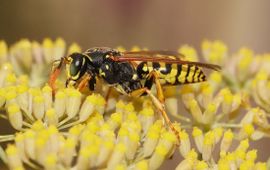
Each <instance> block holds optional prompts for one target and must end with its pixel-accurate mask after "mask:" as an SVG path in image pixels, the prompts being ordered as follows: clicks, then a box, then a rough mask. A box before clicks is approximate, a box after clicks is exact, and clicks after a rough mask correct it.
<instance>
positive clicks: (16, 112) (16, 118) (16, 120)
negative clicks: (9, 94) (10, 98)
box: [7, 103, 23, 130]
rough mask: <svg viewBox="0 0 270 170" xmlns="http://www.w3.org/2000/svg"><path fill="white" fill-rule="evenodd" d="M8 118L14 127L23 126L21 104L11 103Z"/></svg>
mask: <svg viewBox="0 0 270 170" xmlns="http://www.w3.org/2000/svg"><path fill="white" fill-rule="evenodd" d="M7 111H8V119H9V122H10V123H11V125H12V127H13V128H14V129H17V130H20V129H22V126H23V118H22V113H21V110H20V108H19V106H18V105H17V104H15V103H13V104H10V105H9V106H8V108H7Z"/></svg>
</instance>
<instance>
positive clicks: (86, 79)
mask: <svg viewBox="0 0 270 170" xmlns="http://www.w3.org/2000/svg"><path fill="white" fill-rule="evenodd" d="M90 79H91V76H90V75H89V74H87V73H86V74H85V75H84V76H83V77H82V80H81V81H80V83H79V84H78V86H77V89H78V90H79V91H82V90H83V89H84V88H85V87H86V86H87V85H88V82H89V80H90Z"/></svg>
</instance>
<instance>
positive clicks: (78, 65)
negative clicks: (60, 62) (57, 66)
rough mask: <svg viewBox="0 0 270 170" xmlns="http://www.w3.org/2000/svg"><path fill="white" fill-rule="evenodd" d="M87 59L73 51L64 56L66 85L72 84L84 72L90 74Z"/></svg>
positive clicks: (89, 65)
mask: <svg viewBox="0 0 270 170" xmlns="http://www.w3.org/2000/svg"><path fill="white" fill-rule="evenodd" d="M91 68H92V66H91V64H90V61H89V59H88V58H87V57H86V56H85V55H84V54H81V53H73V54H71V55H69V56H68V57H66V73H67V82H66V85H69V84H71V85H74V84H75V83H76V82H77V81H78V80H79V79H80V78H81V77H82V76H83V75H84V74H85V73H86V72H87V73H89V74H90V75H92V70H93V69H91Z"/></svg>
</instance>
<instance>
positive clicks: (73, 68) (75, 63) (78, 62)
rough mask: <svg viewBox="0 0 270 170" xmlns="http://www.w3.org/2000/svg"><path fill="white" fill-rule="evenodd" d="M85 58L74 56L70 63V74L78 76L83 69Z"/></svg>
mask: <svg viewBox="0 0 270 170" xmlns="http://www.w3.org/2000/svg"><path fill="white" fill-rule="evenodd" d="M82 63H83V59H82V58H81V57H76V58H73V60H72V62H71V64H70V75H71V76H76V75H77V74H78V73H79V71H80V70H81V67H82Z"/></svg>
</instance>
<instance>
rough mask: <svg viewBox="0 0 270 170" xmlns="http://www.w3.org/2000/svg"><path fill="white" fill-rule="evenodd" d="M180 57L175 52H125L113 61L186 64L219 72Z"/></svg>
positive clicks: (209, 65) (204, 64) (217, 66)
mask: <svg viewBox="0 0 270 170" xmlns="http://www.w3.org/2000/svg"><path fill="white" fill-rule="evenodd" d="M172 54H173V55H172ZM176 54H177V55H176ZM181 57H182V58H183V57H184V55H182V54H178V53H176V52H173V53H172V52H169V51H138V52H125V53H123V55H120V56H116V57H114V60H115V61H118V62H132V61H142V62H163V63H168V64H188V65H195V66H198V67H204V68H208V69H212V70H216V71H220V70H221V67H220V66H219V65H215V64H208V63H201V62H194V61H186V60H183V59H181Z"/></svg>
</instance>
